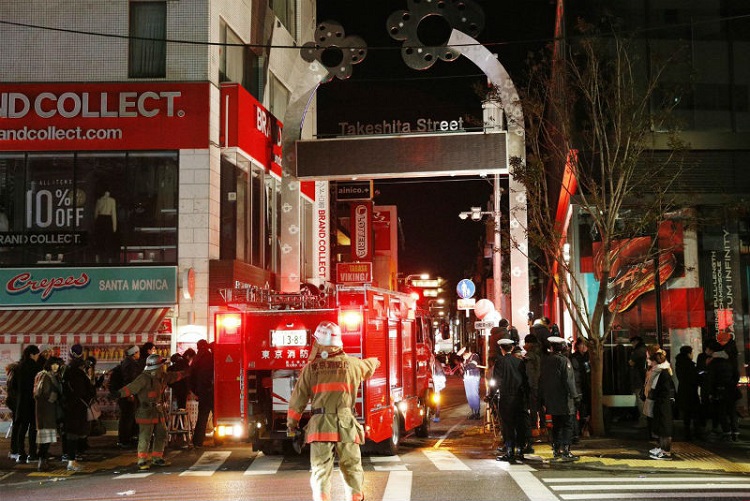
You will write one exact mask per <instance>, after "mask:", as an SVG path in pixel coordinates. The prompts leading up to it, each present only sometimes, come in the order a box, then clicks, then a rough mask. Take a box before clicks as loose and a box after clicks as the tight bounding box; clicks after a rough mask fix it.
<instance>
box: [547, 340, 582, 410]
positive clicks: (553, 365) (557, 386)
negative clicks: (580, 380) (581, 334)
mask: <svg viewBox="0 0 750 501" xmlns="http://www.w3.org/2000/svg"><path fill="white" fill-rule="evenodd" d="M539 393H540V396H541V400H542V405H543V406H544V407H545V408H546V409H547V412H548V413H549V414H552V415H553V416H564V415H569V414H575V409H576V405H575V401H576V399H579V398H580V396H579V395H578V393H577V392H576V382H575V376H574V375H573V366H572V365H571V363H570V360H568V357H566V356H565V355H563V354H562V353H551V354H549V355H544V356H542V363H541V374H540V377H539Z"/></svg>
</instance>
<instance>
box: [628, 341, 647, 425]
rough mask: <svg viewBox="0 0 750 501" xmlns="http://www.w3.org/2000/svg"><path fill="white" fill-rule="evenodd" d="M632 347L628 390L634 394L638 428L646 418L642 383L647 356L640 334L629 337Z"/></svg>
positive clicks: (644, 380) (645, 423)
mask: <svg viewBox="0 0 750 501" xmlns="http://www.w3.org/2000/svg"><path fill="white" fill-rule="evenodd" d="M630 344H631V346H632V347H633V349H632V350H631V352H630V355H629V356H628V375H629V379H630V390H631V391H632V393H633V394H634V395H635V405H636V408H637V410H638V424H637V425H636V426H637V427H638V428H645V427H646V426H647V420H646V417H645V415H644V414H643V401H644V399H643V384H644V383H645V382H646V368H647V363H648V358H647V354H646V345H645V344H644V342H643V338H642V337H641V336H633V337H631V338H630Z"/></svg>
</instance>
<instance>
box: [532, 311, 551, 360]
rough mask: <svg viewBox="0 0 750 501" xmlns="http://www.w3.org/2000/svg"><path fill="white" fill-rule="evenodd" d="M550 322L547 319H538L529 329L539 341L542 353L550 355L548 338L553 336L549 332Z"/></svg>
mask: <svg viewBox="0 0 750 501" xmlns="http://www.w3.org/2000/svg"><path fill="white" fill-rule="evenodd" d="M548 322H549V320H548V319H547V317H542V318H537V319H536V320H534V322H533V323H532V324H531V327H530V328H529V334H533V335H534V336H535V337H536V339H537V341H539V346H540V347H541V352H542V353H549V351H550V349H551V347H550V344H549V341H548V340H547V338H548V337H550V336H551V335H552V333H551V332H550V330H549V326H548V325H549V323H548Z"/></svg>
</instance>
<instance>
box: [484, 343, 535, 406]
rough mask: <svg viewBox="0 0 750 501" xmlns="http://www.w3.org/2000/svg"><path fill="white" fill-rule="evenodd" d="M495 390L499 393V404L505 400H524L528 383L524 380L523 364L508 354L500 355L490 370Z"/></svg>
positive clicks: (524, 369) (524, 370)
mask: <svg viewBox="0 0 750 501" xmlns="http://www.w3.org/2000/svg"><path fill="white" fill-rule="evenodd" d="M492 379H494V380H495V388H497V389H498V390H499V391H500V402H501V403H502V401H503V400H505V399H513V400H518V399H525V397H526V394H527V392H528V388H529V383H528V381H527V380H526V368H525V367H524V362H523V361H522V360H519V359H518V358H516V357H514V356H513V355H511V354H510V353H508V354H507V355H500V356H498V357H497V359H496V360H495V366H494V367H493V369H492Z"/></svg>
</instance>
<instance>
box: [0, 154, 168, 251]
mask: <svg viewBox="0 0 750 501" xmlns="http://www.w3.org/2000/svg"><path fill="white" fill-rule="evenodd" d="M177 166H178V159H177V153H174V152H134V153H122V152H102V153H84V152H79V153H29V154H27V155H23V154H2V155H0V222H5V221H6V220H7V224H0V232H2V233H0V266H27V265H36V264H65V265H108V264H111V265H120V264H124V263H176V262H177V173H178V169H177ZM2 215H4V216H5V217H2Z"/></svg>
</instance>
